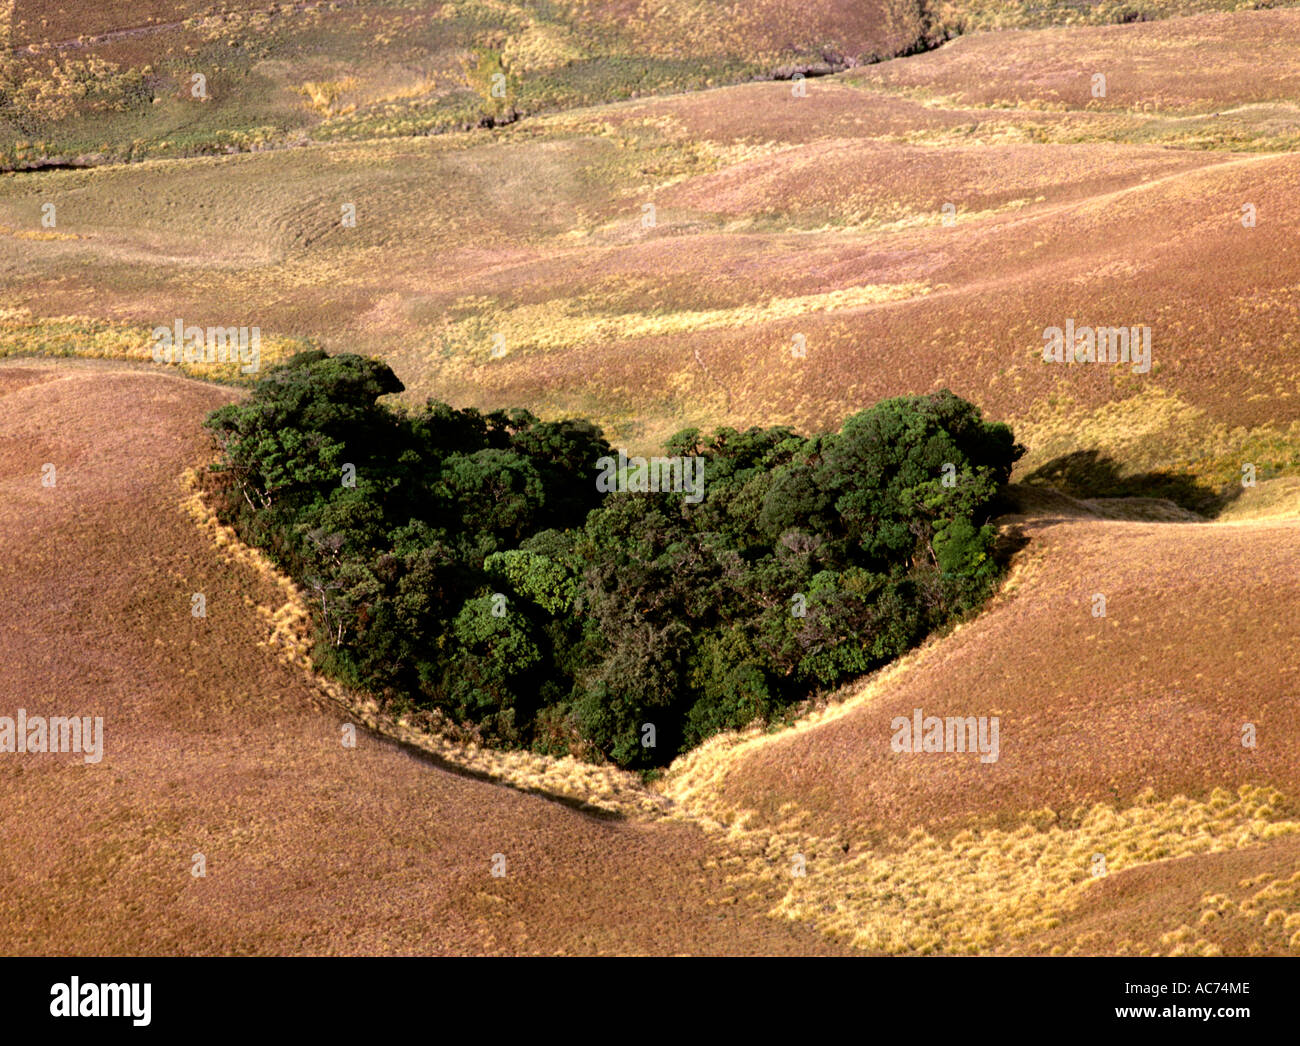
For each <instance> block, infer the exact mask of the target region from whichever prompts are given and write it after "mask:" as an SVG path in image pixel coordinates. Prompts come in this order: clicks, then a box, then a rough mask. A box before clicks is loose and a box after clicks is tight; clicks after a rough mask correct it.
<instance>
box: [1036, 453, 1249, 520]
mask: <svg viewBox="0 0 1300 1046" xmlns="http://www.w3.org/2000/svg"><path fill="white" fill-rule="evenodd" d="M1020 482H1021V483H1023V484H1024V485H1026V486H1048V487H1054V488H1056V489H1057V490H1059V491H1060V492H1061V493H1062V494H1068V495H1069V496H1070V497H1072V498H1078V499H1079V500H1081V501H1083V500H1087V499H1090V498H1162V499H1163V500H1165V501H1171V502H1173V503H1174V504H1175V505H1177V506H1178V507H1179V508H1183V509H1187V510H1188V511H1190V512H1195V513H1197V514H1198V515H1201V516H1205V517H1207V518H1210V519H1213V518H1214V517H1215V516H1217V515H1218V514H1219V513H1220V512H1222V511H1223V510H1224V509H1225V508H1227V507H1228V505H1230V504H1232V502H1234V501H1235V500H1236V499H1237V498H1239V497H1240V496H1241V494H1242V489H1243V488H1242V487H1241V485H1240V484H1229V485H1227V486H1226V487H1224V488H1223V489H1215V488H1214V487H1210V486H1207V485H1206V484H1204V483H1202V482H1201V481H1200V480H1198V479H1197V478H1196V477H1195V476H1190V475H1187V474H1186V473H1181V472H1169V471H1166V470H1163V469H1161V470H1158V471H1155V472H1142V473H1133V474H1124V473H1122V472H1121V471H1120V464H1119V462H1117V461H1116V460H1115V459H1114V458H1111V457H1107V456H1106V455H1105V454H1103V453H1101V452H1100V451H1097V450H1076V451H1074V452H1072V453H1070V454H1063V455H1061V457H1059V458H1054V459H1053V460H1051V461H1049V462H1048V463H1047V464H1045V465H1042V466H1040V467H1039V468H1036V469H1034V471H1033V472H1031V473H1029V474H1028V475H1026V476H1024V477H1023V478H1022V479H1021V480H1020Z"/></svg>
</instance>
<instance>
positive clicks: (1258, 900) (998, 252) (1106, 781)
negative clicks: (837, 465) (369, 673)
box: [0, 0, 1300, 955]
mask: <svg viewBox="0 0 1300 1046" xmlns="http://www.w3.org/2000/svg"><path fill="white" fill-rule="evenodd" d="M1236 6H1237V5H1236V4H1234V3H1226V2H1225V3H1220V2H1217V0H1215V2H1198V0H1191V2H1183V0H1179V2H1176V3H1165V2H1162V0H1131V2H1128V3H1124V4H1115V3H1103V4H1097V5H1093V6H1090V7H1088V8H1086V9H1085V8H1078V7H1075V6H1074V5H1071V4H1065V3H1062V4H1059V5H1058V4H1048V5H1042V4H1035V5H1017V4H1009V3H1004V2H998V3H993V2H991V0H990V2H986V0H965V2H959V3H947V4H938V5H929V4H927V5H916V4H909V3H899V2H894V0H879V2H871V3H848V2H840V0H812V2H810V3H807V4H804V5H801V9H800V16H799V19H798V21H797V23H796V24H794V25H793V26H792V24H791V20H790V18H789V16H788V11H787V10H786V8H787V7H788V5H783V4H778V3H776V2H775V0H771V2H769V0H755V2H753V3H747V4H741V5H723V4H720V3H713V2H708V0H667V2H664V3H649V2H642V0H602V2H596V0H585V2H584V0H568V2H556V3H545V4H543V3H523V2H515V0H491V2H489V0H474V2H472V3H471V2H467V3H455V4H450V3H430V2H426V0H383V2H380V0H374V2H347V0H332V2H321V3H314V2H308V3H284V4H253V3H247V2H241V0H229V2H226V3H223V4H220V5H213V4H205V3H201V2H199V0H185V2H182V3H170V4H162V3H157V2H154V0H114V2H107V3H98V4H87V3H80V2H76V3H64V4H62V5H59V6H58V7H57V8H49V9H46V7H45V5H34V4H30V3H25V2H24V0H15V2H13V3H9V4H5V3H3V2H0V167H3V169H4V171H5V173H4V174H3V175H0V491H3V494H4V497H3V498H0V536H2V537H3V547H4V549H5V555H6V562H5V568H4V570H3V571H0V694H3V695H5V697H6V699H7V703H8V705H9V706H12V707H17V706H19V705H21V706H22V707H24V708H26V709H27V710H28V712H29V713H31V714H59V713H60V712H61V711H66V710H72V711H77V712H79V713H80V714H85V715H101V716H103V717H104V719H105V723H106V731H105V733H106V743H105V754H104V758H103V762H102V763H101V764H100V765H99V766H98V767H97V768H96V769H95V772H94V773H93V774H89V773H88V772H87V770H88V768H86V767H84V766H83V765H82V764H81V761H80V759H78V758H70V757H60V756H47V757H43V758H41V759H35V758H33V759H29V760H26V761H17V760H14V759H0V790H2V792H3V795H4V798H5V802H4V804H3V806H0V836H3V837H4V838H5V839H6V840H7V841H8V842H7V844H6V846H4V847H0V950H3V951H5V952H7V953H21V954H48V953H102V954H136V953H148V954H153V953H165V954H173V953H175V954H182V953H184V954H279V953H285V954H507V953H525V954H555V953H560V954H605V953H620V954H626V953H635V954H682V953H691V954H754V953H760V954H841V955H843V954H860V953H869V954H888V955H903V954H908V955H910V954H1035V955H1038V954H1041V955H1064V954H1133V955H1156V954H1160V955H1187V954H1197V955H1216V954H1276V955H1295V954H1298V953H1300V704H1297V694H1298V693H1300V665H1297V663H1296V658H1295V651H1296V650H1297V649H1300V624H1298V623H1297V621H1296V618H1295V613H1294V610H1295V607H1296V606H1297V605H1300V211H1298V210H1297V208H1296V204H1295V201H1296V200H1297V199H1298V198H1300V59H1298V58H1297V56H1296V54H1295V47H1294V40H1295V39H1296V38H1297V35H1300V10H1293V9H1289V8H1285V7H1278V8H1272V9H1266V10H1245V9H1243V10H1235V9H1234V8H1235V7H1236ZM1141 18H1149V19H1151V20H1141ZM1115 23H1122V24H1115ZM720 25H725V26H726V32H719V31H718V26H720ZM978 30H998V31H997V32H982V31H978ZM959 31H960V32H961V33H962V34H963V35H958V33H959ZM797 72H803V73H805V74H807V77H808V78H807V79H806V80H794V81H792V80H790V79H789V77H791V76H793V75H795V73H797ZM195 74H202V76H203V78H204V79H203V84H204V88H203V90H204V91H205V92H206V98H203V97H199V96H196V95H195V94H194V93H193V83H194V82H193V79H192V77H193V76H194V75H195ZM1098 75H1101V76H1102V77H1103V78H1104V84H1102V87H1101V93H1098V86H1099V82H1098V81H1097V79H1096V77H1097V76H1098ZM498 78H499V79H498ZM502 83H503V84H504V85H505V86H504V94H497V93H494V87H495V86H496V85H499V84H502ZM177 321H180V322H181V323H182V324H183V325H190V324H193V325H198V326H201V327H204V328H206V327H209V326H218V327H222V328H230V327H235V328H238V327H250V328H252V327H255V328H257V329H258V330H259V332H260V336H261V340H260V367H261V368H262V369H266V368H268V367H269V366H271V365H272V364H274V363H275V362H277V361H280V360H283V359H286V358H288V357H289V356H291V355H292V354H294V353H295V352H298V351H300V350H302V349H306V348H323V349H326V350H328V351H330V352H358V353H362V354H366V355H375V356H379V357H381V358H383V359H384V360H385V361H387V362H388V363H389V364H390V365H391V367H392V368H393V370H394V371H395V373H396V374H397V375H398V377H399V378H400V379H401V381H402V382H403V383H404V384H405V386H406V392H405V393H403V394H402V395H403V397H404V399H405V401H406V402H407V403H409V404H421V403H423V402H424V401H425V400H426V399H427V398H435V399H441V400H446V401H448V402H451V403H453V404H456V405H458V406H469V405H472V406H477V407H480V408H498V407H505V406H524V407H527V408H529V409H530V410H533V411H534V412H536V413H537V414H538V415H539V416H541V417H543V418H556V417H560V416H565V415H582V416H586V417H590V418H591V419H593V420H595V421H596V422H598V423H599V424H600V425H601V426H602V427H603V428H604V430H605V432H606V434H607V436H608V437H609V439H610V441H611V443H613V444H614V445H615V446H619V447H624V448H627V449H628V450H629V451H630V452H632V453H640V452H644V451H647V450H649V449H651V448H657V447H659V446H661V445H662V442H663V440H664V439H665V438H666V437H667V436H669V435H671V434H672V433H673V432H675V431H677V430H679V429H681V428H683V427H686V426H692V425H695V426H700V427H704V428H709V429H712V428H716V427H718V426H721V425H733V426H737V427H745V426H749V425H764V426H767V425H778V424H788V425H793V426H795V427H797V428H798V429H800V430H801V431H820V430H826V429H829V428H831V427H833V426H836V425H838V424H839V422H840V421H841V419H843V418H844V417H845V416H846V415H848V414H851V413H852V412H854V411H856V410H859V409H861V408H862V407H864V406H867V405H869V404H872V403H874V402H876V401H878V400H880V399H883V398H886V397H890V396H896V395H903V394H918V393H925V392H929V391H933V390H937V389H940V388H949V389H951V390H952V391H954V392H955V393H957V394H958V395H960V396H963V397H965V398H967V399H970V400H972V401H973V402H975V403H977V404H979V406H980V407H981V408H982V409H983V411H984V413H985V416H986V417H988V418H990V419H992V420H998V421H1006V422H1009V423H1010V424H1011V425H1012V426H1013V428H1014V430H1015V433H1016V436H1017V438H1018V439H1019V440H1020V441H1021V442H1022V443H1024V444H1025V445H1026V447H1027V453H1026V455H1025V457H1024V458H1023V459H1022V460H1021V461H1020V463H1019V464H1018V466H1017V471H1016V474H1015V477H1014V478H1015V480H1016V481H1017V482H1016V483H1015V485H1014V486H1013V488H1012V494H1013V498H1014V504H1013V505H1011V506H1009V508H1008V512H1007V514H1006V515H1005V516H1003V517H1002V518H1001V519H1000V520H999V521H998V522H999V525H1000V527H1001V533H1002V537H1003V539H1004V542H1005V544H1006V547H1007V550H1008V557H1009V563H1010V570H1009V574H1008V576H1007V579H1006V582H1005V583H1004V585H1003V586H1002V589H1001V591H1000V592H999V594H998V595H997V596H996V597H995V599H994V600H993V601H992V602H991V603H990V604H989V605H988V606H987V607H986V608H985V609H984V610H983V611H981V612H980V613H979V614H978V615H975V616H973V617H972V618H970V619H969V620H965V621H963V622H961V623H960V624H958V625H956V626H955V627H954V628H952V629H951V630H949V631H948V632H946V633H945V634H942V635H937V636H934V637H932V638H931V639H930V640H928V641H927V642H926V643H925V644H924V645H923V646H921V647H920V648H918V649H917V650H915V651H913V652H912V653H911V654H909V655H907V656H906V657H904V658H902V659H901V660H899V661H897V662H895V663H893V664H891V665H889V666H887V667H886V668H884V669H882V670H881V671H879V672H877V673H876V674H874V675H872V676H870V677H868V678H866V679H863V680H861V681H860V682H859V683H857V684H854V685H851V686H849V687H847V688H844V689H843V690H841V691H839V692H836V693H833V694H819V695H817V696H816V697H815V698H814V699H812V700H810V701H809V702H808V703H807V705H806V706H805V707H801V708H800V709H799V710H798V714H797V715H793V716H792V717H791V719H792V722H790V723H784V724H774V725H772V726H769V727H763V726H758V725H755V726H753V727H751V728H750V729H748V730H746V731H743V732H740V733H735V734H725V735H720V736H717V737H714V738H712V739H711V740H709V741H707V742H705V743H704V744H703V745H702V746H700V747H699V748H698V749H696V750H695V751H694V752H692V753H690V754H688V755H686V756H683V757H682V758H680V759H679V760H678V761H677V762H676V763H674V764H673V765H672V766H671V767H670V768H669V769H668V770H667V771H666V772H665V773H664V774H662V775H661V776H659V777H657V778H646V779H643V778H641V777H638V776H636V775H633V774H629V773H625V772H622V771H617V770H614V769H613V768H611V767H609V766H595V765H591V764H586V763H582V762H579V761H577V760H574V759H571V758H566V759H552V758H549V757H544V756H541V755H535V754H532V753H524V752H497V751H491V750H485V749H482V748H478V747H476V746H474V745H472V744H468V743H466V741H465V739H464V737H462V736H459V735H458V734H457V733H456V731H455V730H453V729H451V728H450V727H449V726H448V725H447V724H446V723H445V722H442V721H440V720H438V719H437V718H435V717H433V716H430V715H419V714H415V713H409V714H408V713H402V714H394V713H392V712H391V711H390V710H388V709H385V708H382V707H380V705H379V704H378V703H377V702H376V701H374V700H373V699H371V698H369V697H367V696H366V695H363V694H357V693H352V692H350V691H348V690H347V689H346V688H344V687H342V686H340V685H338V684H337V683H332V682H328V681H326V680H325V679H323V678H321V677H320V676H319V675H318V674H317V673H316V672H315V670H314V668H313V665H312V659H311V642H310V634H309V633H310V617H309V603H308V600H307V598H306V596H305V595H304V593H303V592H301V591H299V590H298V589H296V588H295V586H294V585H293V584H292V583H291V582H290V581H289V580H288V579H286V578H284V577H282V576H280V575H279V574H278V573H277V571H276V570H275V569H274V568H273V567H272V566H271V565H270V563H269V562H268V561H267V560H266V558H265V557H263V556H262V555H261V554H260V553H259V552H257V551H256V550H254V549H251V548H248V547H246V546H244V545H242V544H241V543H240V542H239V541H238V540H237V539H236V538H235V537H234V535H233V533H232V532H231V531H229V530H228V529H226V528H224V527H222V526H221V525H220V524H219V523H218V522H217V520H216V519H215V517H214V516H213V514H212V511H211V507H210V505H209V504H208V502H207V500H206V499H205V497H204V494H203V491H202V489H201V485H200V484H199V483H198V481H197V478H196V477H197V471H196V470H198V469H200V468H201V467H202V466H203V465H205V464H207V463H208V462H209V461H210V460H211V458H212V454H213V451H212V448H211V447H210V445H209V443H208V441H207V437H206V435H205V434H204V432H203V429H202V421H203V418H204V417H205V415H206V414H207V413H208V412H209V411H211V410H213V409H215V408H216V407H218V406H220V405H222V404H224V403H228V402H231V401H233V400H235V399H238V398H239V397H241V396H243V395H244V394H245V392H244V389H243V386H245V385H247V384H248V382H249V381H250V380H251V377H253V376H255V375H253V376H250V375H248V374H244V373H241V371H240V368H239V366H238V365H237V364H233V363H228V364H222V363H202V362H200V363H181V364H179V365H174V366H173V365H159V364H157V363H154V362H152V361H153V348H154V345H153V332H154V330H155V329H156V328H158V327H160V326H161V327H166V328H171V327H172V325H173V324H174V323H176V322H177ZM1067 323H1068V324H1069V325H1070V328H1071V329H1074V328H1075V327H1085V326H1086V327H1090V328H1098V329H1101V328H1112V327H1116V328H1118V327H1123V328H1125V329H1126V330H1127V329H1132V330H1133V331H1135V332H1140V331H1141V330H1142V329H1144V328H1146V329H1149V332H1150V346H1151V355H1150V359H1149V361H1146V363H1148V364H1149V365H1138V364H1137V363H1136V362H1132V363H1129V362H1125V363H1117V364H1112V365H1102V364H1097V363H1089V362H1074V363H1068V362H1061V363H1053V362H1048V361H1047V360H1045V359H1044V355H1043V351H1044V345H1045V340H1046V336H1045V331H1047V330H1048V329H1050V328H1052V327H1065V326H1066V324H1067ZM1134 338H1135V341H1134V345H1137V344H1140V335H1139V334H1138V333H1135V334H1134ZM51 464H52V465H54V466H55V468H56V469H57V475H58V481H57V484H56V485H54V486H51V487H47V486H43V485H42V483H41V477H42V474H43V469H44V468H45V467H46V466H47V465H51ZM1247 467H1248V468H1249V472H1250V473H1251V474H1252V475H1253V476H1254V478H1255V479H1256V485H1254V486H1243V485H1242V482H1241V480H1242V477H1243V472H1244V471H1245V470H1246V469H1247ZM196 593H203V594H205V596H206V606H207V616H206V617H205V618H195V617H193V616H192V614H191V599H192V598H193V596H194V594H196ZM1098 596H1102V597H1104V599H1103V605H1104V613H1103V614H1100V615H1099V614H1098V613H1097V608H1098V605H1099V604H1098V602H1097V597H1098ZM12 707H10V708H6V709H3V710H0V711H4V712H6V713H8V714H12ZM917 710H921V711H920V715H921V716H922V717H925V716H937V717H940V718H945V717H967V716H985V717H996V719H997V721H998V722H999V724H1000V735H999V739H998V748H997V751H996V755H994V757H993V758H992V759H987V760H982V759H981V754H980V753H979V752H975V751H958V752H953V751H940V752H928V751H910V752H905V751H900V750H898V748H897V747H896V745H895V743H894V738H895V737H896V735H897V733H898V731H899V729H900V728H899V726H898V723H899V722H900V721H902V722H904V723H907V722H911V721H913V716H914V715H915V714H916V713H917ZM348 722H351V723H356V724H359V725H360V727H361V729H360V730H359V731H358V735H357V737H358V740H357V745H356V747H355V748H348V747H346V746H344V745H343V744H342V743H341V742H340V736H341V731H342V728H343V725H344V723H348ZM1247 737H1248V738H1249V740H1250V742H1251V743H1250V744H1246V743H1243V742H1244V740H1245V739H1246V738H1247ZM985 754H986V755H988V754H992V753H985ZM197 853H202V854H204V855H205V858H206V862H207V868H208V874H207V876H206V877H203V878H196V877H194V876H193V875H191V866H192V864H193V861H194V855H195V854H197ZM496 855H503V856H504V859H505V861H506V865H507V867H508V869H509V873H508V874H507V875H505V876H504V877H500V878H498V877H492V876H489V874H488V869H489V867H490V864H491V862H492V861H493V860H494V859H495V856H496ZM70 896H71V897H76V898H78V899H79V904H78V908H77V911H76V913H75V914H74V913H69V911H68V910H67V906H66V902H65V899H66V898H67V897H70Z"/></svg>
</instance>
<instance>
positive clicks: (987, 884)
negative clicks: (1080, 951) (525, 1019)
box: [772, 785, 1300, 954]
mask: <svg viewBox="0 0 1300 1046" xmlns="http://www.w3.org/2000/svg"><path fill="white" fill-rule="evenodd" d="M1288 809H1289V807H1288V804H1287V801H1286V799H1285V797H1284V796H1283V795H1282V794H1281V793H1280V792H1278V791H1276V790H1274V789H1271V788H1265V787H1260V786H1254V785H1243V786H1242V787H1241V788H1240V789H1238V791H1237V792H1236V794H1235V795H1234V794H1233V793H1232V792H1228V791H1226V790H1224V789H1216V790H1215V791H1214V792H1213V793H1212V794H1211V796H1210V797H1209V798H1208V799H1207V800H1204V801H1200V800H1194V799H1189V798H1187V797H1185V796H1176V797H1174V798H1172V799H1168V800H1158V799H1157V798H1156V797H1155V793H1154V792H1153V791H1150V790H1148V791H1147V792H1144V793H1143V794H1142V795H1140V796H1138V797H1137V800H1136V802H1134V803H1133V804H1132V805H1130V806H1127V807H1113V806H1108V805H1105V804H1097V805H1095V806H1093V807H1092V808H1090V809H1086V810H1085V809H1079V810H1076V811H1074V812H1073V813H1071V814H1069V815H1066V816H1061V815H1059V814H1057V813H1055V812H1053V811H1050V810H1045V811H1042V812H1040V813H1036V814H1029V815H1026V816H1025V818H1024V823H1023V824H1022V825H1021V826H1020V827H1019V828H1017V829H1015V830H1013V831H1004V830H1000V829H967V830H965V831H962V832H960V833H959V834H957V835H956V836H954V837H953V838H951V839H948V840H939V839H936V838H934V837H932V836H930V835H929V834H927V833H925V832H922V831H920V830H919V829H918V830H914V831H913V832H912V833H911V834H910V835H909V836H908V837H907V838H905V839H901V840H895V841H894V845H893V846H892V847H890V848H888V849H885V850H879V851H871V852H867V853H863V854H861V855H860V856H857V857H854V858H851V859H849V860H846V861H843V862H841V863H839V864H837V865H833V866H832V867H830V868H829V869H826V870H824V871H818V870H815V869H814V868H812V867H810V868H809V871H808V874H807V875H806V876H804V877H801V878H794V879H793V880H792V881H793V885H792V887H791V889H790V892H789V893H788V894H787V895H786V897H785V899H784V900H782V902H781V903H780V904H779V905H778V906H777V907H776V908H775V909H774V911H773V913H772V914H774V915H780V916H784V917H786V918H791V919H807V920H810V921H812V922H813V923H815V924H816V925H817V926H818V927H819V928H820V929H821V930H822V931H823V932H825V933H828V934H831V935H833V936H835V937H839V938H842V939H844V940H846V941H848V942H849V943H851V944H852V945H853V946H855V947H858V948H862V949H865V950H869V951H873V952H888V953H893V954H904V953H908V954H945V953H946V954H953V953H971V954H974V953H979V952H987V951H992V950H995V949H998V948H1000V947H1004V946H1006V945H1013V944H1014V943H1015V942H1016V941H1017V940H1020V939H1022V938H1024V937H1027V936H1029V935H1030V934H1032V933H1035V932H1040V931H1045V930H1050V929H1052V928H1053V927H1054V926H1056V925H1058V923H1059V922H1060V920H1061V917H1062V915H1064V914H1065V913H1067V912H1068V911H1069V909H1070V908H1071V907H1072V906H1073V905H1074V904H1075V903H1077V901H1078V900H1080V899H1081V898H1082V897H1083V896H1084V894H1085V893H1086V891H1087V890H1089V889H1090V887H1091V883H1092V879H1093V877H1094V870H1100V868H1101V867H1102V866H1101V865H1100V864H1099V862H1098V856H1099V855H1100V857H1101V858H1104V860H1105V865H1104V869H1105V874H1114V873H1116V872H1120V871H1124V870H1126V869H1129V868H1136V867H1138V866H1140V865H1143V864H1149V863H1151V862H1154V861H1165V860H1172V859H1175V858H1179V857H1187V856H1190V855H1192V854H1200V853H1215V852H1220V851H1225V850H1233V849H1238V848H1241V847H1245V846H1250V845H1252V844H1254V843H1258V842H1261V841H1263V840H1266V839H1272V838H1276V837H1277V836H1280V835H1287V834H1291V833H1294V832H1297V831H1300V821H1298V820H1294V819H1292V818H1290V817H1289V816H1288ZM1263 903H1264V902H1263V900H1261V901H1260V905H1262V904H1263Z"/></svg>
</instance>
